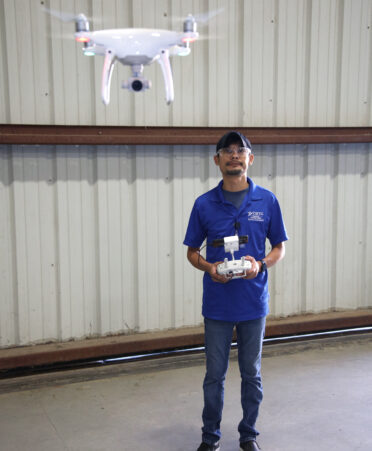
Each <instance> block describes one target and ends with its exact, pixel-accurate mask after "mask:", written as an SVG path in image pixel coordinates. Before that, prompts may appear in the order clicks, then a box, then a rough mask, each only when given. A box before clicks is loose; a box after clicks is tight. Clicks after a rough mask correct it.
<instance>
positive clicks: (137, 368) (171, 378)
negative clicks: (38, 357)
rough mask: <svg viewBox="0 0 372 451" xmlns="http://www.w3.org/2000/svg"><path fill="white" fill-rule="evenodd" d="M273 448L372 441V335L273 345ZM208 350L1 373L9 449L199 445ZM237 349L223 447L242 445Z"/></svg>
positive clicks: (358, 445)
mask: <svg viewBox="0 0 372 451" xmlns="http://www.w3.org/2000/svg"><path fill="white" fill-rule="evenodd" d="M262 373H263V382H264V402H263V404H262V407H261V412H260V418H259V422H258V429H259V430H260V432H261V435H260V437H259V444H260V445H261V448H262V450H263V451H310V450H311V451H315V450H317V451H326V450H327V451H328V450H335V451H354V450H355V451H356V450H358V451H371V450H372V419H371V418H372V335H371V334H369V335H367V334H365V335H359V336H353V337H338V338H327V339H322V340H313V341H309V342H303V343H296V344H285V345H283V344H281V345H278V344H277V345H265V347H264V355H263V368H262ZM203 376H204V358H203V356H202V355H200V354H199V355H188V356H185V355H182V356H181V355H179V356H177V357H167V358H161V359H156V360H151V361H146V362H135V363H128V362H127V363H122V364H117V365H110V366H108V365H105V366H102V367H99V368H89V369H80V370H73V371H72V370H70V371H63V372H56V373H49V374H44V375H33V376H27V377H21V378H14V379H3V380H0V450H1V451H18V450H19V451H25V450H27V451H62V450H69V451H85V450H86V451H98V450H99V451H101V450H102V451H103V450H105V451H114V450H125V451H135V450H141V451H148V450H160V451H195V450H196V448H197V447H198V445H199V443H200V426H201V424H200V416H201V409H202V388H201V387H202V381H203ZM239 379H240V376H239V370H238V366H237V360H236V351H233V352H232V356H231V363H230V368H229V372H228V377H227V381H226V393H225V408H224V417H223V425H222V433H223V438H222V441H221V451H237V450H238V434H237V430H236V429H237V424H238V422H239V420H240V416H241V408H240V401H239V396H240V394H239V387H240V380H239Z"/></svg>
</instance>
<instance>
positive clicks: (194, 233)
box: [184, 178, 288, 322]
mask: <svg viewBox="0 0 372 451" xmlns="http://www.w3.org/2000/svg"><path fill="white" fill-rule="evenodd" d="M247 180H248V183H249V190H248V192H247V194H246V196H245V198H244V200H243V202H242V204H241V205H240V208H239V209H237V208H236V207H235V206H234V205H233V204H232V203H231V202H228V201H227V200H225V198H224V195H223V191H222V183H223V181H221V182H220V183H219V184H218V186H217V187H216V188H214V189H212V190H211V191H208V192H207V193H205V194H203V195H201V196H200V197H198V198H197V199H196V201H195V204H194V207H193V209H192V212H191V216H190V220H189V225H188V228H187V231H186V236H185V240H184V244H185V245H186V246H190V247H195V248H198V247H200V246H201V245H202V243H203V242H204V240H205V239H206V240H207V255H206V259H207V261H208V262H210V263H215V262H217V261H223V260H224V258H225V257H227V258H228V259H229V260H230V259H231V255H230V254H226V253H225V250H224V247H223V246H222V247H213V246H212V241H213V240H215V239H221V238H224V237H226V236H232V235H235V233H236V230H237V231H238V235H248V243H247V244H245V245H243V246H241V247H240V249H239V251H236V252H235V254H234V257H235V259H238V258H240V257H242V256H245V255H251V256H252V257H254V258H255V259H256V260H262V259H263V258H264V257H265V241H266V238H267V239H268V240H269V241H270V244H271V246H275V245H277V244H279V243H281V242H283V241H286V240H287V239H288V237H287V233H286V230H285V226H284V222H283V218H282V213H281V210H280V206H279V203H278V200H277V199H276V197H275V195H274V194H273V193H272V192H270V191H268V190H267V189H265V188H262V187H260V186H258V185H256V184H255V183H253V181H252V180H251V179H250V178H248V179H247ZM268 312H269V291H268V280H267V271H265V272H264V273H260V274H258V275H257V277H256V278H254V279H252V280H243V279H234V280H231V281H229V282H228V283H225V284H222V283H218V282H214V281H213V280H212V278H211V277H210V275H209V274H208V273H207V272H206V273H204V278H203V308H202V313H203V316H204V317H206V318H210V319H216V320H223V321H233V322H237V321H246V320H250V319H257V318H261V317H263V316H266V315H267V314H268Z"/></svg>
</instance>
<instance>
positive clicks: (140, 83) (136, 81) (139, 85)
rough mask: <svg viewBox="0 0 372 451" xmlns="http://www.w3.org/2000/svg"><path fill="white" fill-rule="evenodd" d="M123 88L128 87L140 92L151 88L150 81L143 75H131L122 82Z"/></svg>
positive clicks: (130, 89)
mask: <svg viewBox="0 0 372 451" xmlns="http://www.w3.org/2000/svg"><path fill="white" fill-rule="evenodd" d="M121 87H122V88H123V89H129V91H133V92H141V91H145V90H146V89H150V88H151V82H150V81H149V80H146V78H144V77H131V78H129V80H128V81H126V82H124V83H122V85H121Z"/></svg>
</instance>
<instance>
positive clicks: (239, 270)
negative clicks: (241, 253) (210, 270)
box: [217, 257, 252, 279]
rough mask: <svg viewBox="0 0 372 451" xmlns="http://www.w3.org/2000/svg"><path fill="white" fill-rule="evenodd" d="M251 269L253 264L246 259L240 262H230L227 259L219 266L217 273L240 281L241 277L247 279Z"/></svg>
mask: <svg viewBox="0 0 372 451" xmlns="http://www.w3.org/2000/svg"><path fill="white" fill-rule="evenodd" d="M251 267H252V263H251V262H250V261H249V260H246V259H245V258H244V257H242V258H241V259H240V260H230V261H229V260H228V259H227V258H225V260H224V262H223V263H220V264H219V265H218V266H217V273H218V274H223V275H224V276H225V277H226V278H229V279H240V278H241V277H245V276H246V275H247V271H249V270H250V269H251Z"/></svg>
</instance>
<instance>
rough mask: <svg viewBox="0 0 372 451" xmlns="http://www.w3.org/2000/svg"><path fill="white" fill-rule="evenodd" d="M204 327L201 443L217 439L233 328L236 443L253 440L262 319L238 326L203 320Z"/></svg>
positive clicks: (259, 389)
mask: <svg viewBox="0 0 372 451" xmlns="http://www.w3.org/2000/svg"><path fill="white" fill-rule="evenodd" d="M204 325H205V354H206V367H207V368H206V374H205V378H204V383H203V390H204V409H203V416H202V418H203V427H202V432H203V435H202V440H203V442H206V443H208V444H214V443H216V442H217V441H218V440H219V439H220V437H221V430H220V424H221V419H222V409H223V401H224V382H225V377H226V372H227V368H228V366H229V353H230V348H231V340H232V336H233V329H234V326H236V333H237V343H238V360H239V369H240V375H241V404H242V408H243V419H242V420H241V422H240V423H239V427H238V431H239V434H240V442H245V441H248V440H254V439H255V438H256V436H257V435H258V431H257V430H256V429H255V424H256V420H257V417H258V410H259V406H260V404H261V401H262V383H261V354H262V341H263V337H264V332H265V317H263V318H259V319H255V320H250V321H242V322H238V323H232V322H228V321H217V320H212V319H208V318H205V319H204Z"/></svg>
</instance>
